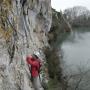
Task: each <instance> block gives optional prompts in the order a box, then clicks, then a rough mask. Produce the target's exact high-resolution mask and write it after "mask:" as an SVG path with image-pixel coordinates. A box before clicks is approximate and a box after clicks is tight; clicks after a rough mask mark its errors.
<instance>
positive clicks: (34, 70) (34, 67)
mask: <svg viewBox="0 0 90 90" xmlns="http://www.w3.org/2000/svg"><path fill="white" fill-rule="evenodd" d="M26 60H27V63H28V64H30V65H31V75H32V77H37V76H38V75H39V70H40V67H41V62H40V60H38V59H34V58H33V57H32V56H29V57H27V59H26Z"/></svg>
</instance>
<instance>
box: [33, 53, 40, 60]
mask: <svg viewBox="0 0 90 90" xmlns="http://www.w3.org/2000/svg"><path fill="white" fill-rule="evenodd" d="M32 56H33V57H35V58H37V59H38V58H39V57H40V53H39V52H38V51H36V52H34V53H33V55H32Z"/></svg>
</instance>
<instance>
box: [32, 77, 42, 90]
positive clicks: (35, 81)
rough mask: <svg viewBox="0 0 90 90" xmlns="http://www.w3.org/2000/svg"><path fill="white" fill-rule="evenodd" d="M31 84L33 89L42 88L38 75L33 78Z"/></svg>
mask: <svg viewBox="0 0 90 90" xmlns="http://www.w3.org/2000/svg"><path fill="white" fill-rule="evenodd" d="M33 85H34V87H35V90H43V88H42V86H41V83H40V80H39V76H38V77H35V78H33Z"/></svg>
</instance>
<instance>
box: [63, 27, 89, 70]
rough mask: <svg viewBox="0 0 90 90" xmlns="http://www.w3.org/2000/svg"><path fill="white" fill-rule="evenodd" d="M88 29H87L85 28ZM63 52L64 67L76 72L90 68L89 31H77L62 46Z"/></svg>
mask: <svg viewBox="0 0 90 90" xmlns="http://www.w3.org/2000/svg"><path fill="white" fill-rule="evenodd" d="M85 29H86V28H85ZM61 49H62V51H63V61H64V62H65V63H64V67H65V66H67V67H68V68H67V70H69V71H70V69H72V70H74V71H76V69H77V67H85V68H90V32H89V29H88V30H86V31H85V30H84V31H82V29H80V28H79V29H75V30H74V31H73V32H71V34H70V35H68V37H67V38H66V39H65V40H64V41H63V43H62V45H61Z"/></svg>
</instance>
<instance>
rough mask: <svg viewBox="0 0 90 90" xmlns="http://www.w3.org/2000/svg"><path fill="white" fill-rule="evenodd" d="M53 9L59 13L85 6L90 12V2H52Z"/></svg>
mask: <svg viewBox="0 0 90 90" xmlns="http://www.w3.org/2000/svg"><path fill="white" fill-rule="evenodd" d="M51 4H52V7H53V8H55V9H56V10H57V11H60V10H64V9H66V8H69V7H73V6H77V5H78V6H85V7H87V8H88V9H89V10H90V0H51Z"/></svg>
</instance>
